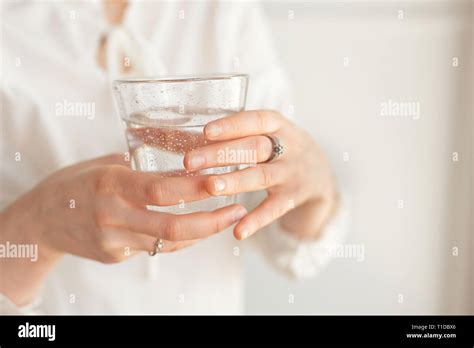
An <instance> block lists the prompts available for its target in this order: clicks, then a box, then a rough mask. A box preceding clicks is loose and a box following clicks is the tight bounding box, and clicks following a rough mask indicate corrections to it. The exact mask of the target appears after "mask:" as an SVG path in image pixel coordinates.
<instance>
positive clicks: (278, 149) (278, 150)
mask: <svg viewBox="0 0 474 348" xmlns="http://www.w3.org/2000/svg"><path fill="white" fill-rule="evenodd" d="M264 135H265V136H266V137H267V138H268V139H270V141H271V142H272V154H271V155H270V158H269V159H267V160H266V161H265V162H263V163H268V162H273V161H275V160H276V159H278V157H280V156H282V155H283V150H284V148H283V145H282V144H281V143H280V139H278V138H277V137H276V136H274V135H271V134H264Z"/></svg>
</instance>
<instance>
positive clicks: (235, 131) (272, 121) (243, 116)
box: [204, 110, 284, 140]
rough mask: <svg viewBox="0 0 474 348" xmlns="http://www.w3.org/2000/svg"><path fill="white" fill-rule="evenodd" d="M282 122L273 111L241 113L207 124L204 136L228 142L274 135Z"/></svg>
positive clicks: (278, 115) (281, 117) (281, 118)
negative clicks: (254, 136) (268, 134)
mask: <svg viewBox="0 0 474 348" xmlns="http://www.w3.org/2000/svg"><path fill="white" fill-rule="evenodd" d="M283 120H284V119H283V116H281V115H280V114H279V113H278V112H276V111H273V110H252V111H241V112H237V113H235V114H232V115H230V116H227V117H223V118H220V119H217V120H214V121H212V122H209V123H208V124H207V125H206V127H205V128H204V135H205V137H206V138H207V139H209V140H228V139H236V138H243V137H246V136H251V135H260V134H267V133H274V132H276V131H277V130H279V129H280V127H281V124H282V122H283Z"/></svg>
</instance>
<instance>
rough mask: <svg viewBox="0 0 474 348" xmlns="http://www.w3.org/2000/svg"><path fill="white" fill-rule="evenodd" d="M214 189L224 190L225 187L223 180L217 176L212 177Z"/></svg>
mask: <svg viewBox="0 0 474 348" xmlns="http://www.w3.org/2000/svg"><path fill="white" fill-rule="evenodd" d="M214 189H215V190H216V191H217V192H221V191H224V189H225V181H224V180H222V179H219V178H216V179H214Z"/></svg>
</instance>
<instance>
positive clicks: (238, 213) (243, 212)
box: [234, 207, 247, 222]
mask: <svg viewBox="0 0 474 348" xmlns="http://www.w3.org/2000/svg"><path fill="white" fill-rule="evenodd" d="M245 215H247V210H246V209H245V208H244V207H239V209H238V210H237V211H236V212H235V213H234V222H236V221H238V220H240V219H242V218H243V217H244V216H245Z"/></svg>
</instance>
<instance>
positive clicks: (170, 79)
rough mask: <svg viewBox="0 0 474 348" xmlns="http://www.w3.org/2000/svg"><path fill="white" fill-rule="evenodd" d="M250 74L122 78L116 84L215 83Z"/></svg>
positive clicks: (115, 81) (246, 76) (245, 76)
mask: <svg viewBox="0 0 474 348" xmlns="http://www.w3.org/2000/svg"><path fill="white" fill-rule="evenodd" d="M248 77H249V75H248V74H215V75H196V76H171V77H156V78H134V77H130V78H121V79H116V80H114V84H122V83H153V82H165V83H169V82H173V83H183V82H196V81H214V80H231V79H234V78H245V79H248Z"/></svg>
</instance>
